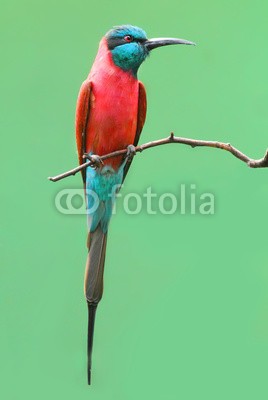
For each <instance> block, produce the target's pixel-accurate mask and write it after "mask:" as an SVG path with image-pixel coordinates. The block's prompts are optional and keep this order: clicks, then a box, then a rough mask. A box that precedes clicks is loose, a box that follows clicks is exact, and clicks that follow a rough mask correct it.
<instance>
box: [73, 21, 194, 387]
mask: <svg viewBox="0 0 268 400" xmlns="http://www.w3.org/2000/svg"><path fill="white" fill-rule="evenodd" d="M177 44H184V45H194V44H195V43H193V42H190V41H188V40H184V39H177V38H154V39H148V38H147V35H146V33H145V31H144V30H143V29H141V28H139V27H137V26H133V25H120V26H116V27H114V28H112V29H111V30H109V31H108V32H107V33H106V34H105V36H104V37H103V38H102V39H101V41H100V44H99V49H98V52H97V55H96V58H95V61H94V63H93V65H92V68H91V70H90V73H89V75H88V77H87V78H86V80H85V81H84V82H83V83H82V86H81V88H80V91H79V94H78V99H77V106H76V118H75V131H76V144H77V151H78V158H79V163H80V164H82V163H83V162H84V157H85V156H87V157H89V158H90V159H91V160H92V162H93V165H92V166H88V167H87V168H86V170H83V171H82V179H83V185H84V191H85V198H86V208H87V224H88V240H87V248H88V255H87V261H86V268H85V279H84V293H85V297H86V302H87V307H88V338H87V357H88V360H87V380H88V384H89V385H90V384H91V366H92V348H93V333H94V323H95V315H96V309H97V306H98V304H99V302H100V300H101V298H102V294H103V272H104V263H105V252H106V244H107V233H108V225H109V221H110V218H111V215H112V209H113V205H114V202H115V198H116V194H117V192H118V190H119V188H120V186H121V185H122V182H123V181H124V179H125V176H126V174H127V172H128V169H129V167H130V164H131V162H132V159H133V155H134V154H135V146H137V144H138V141H139V137H140V134H141V131H142V129H143V125H144V122H145V118H146V109H147V101H146V91H145V87H144V85H143V83H142V82H140V81H139V80H138V77H137V72H138V69H139V67H140V66H141V64H142V63H143V62H144V61H145V60H146V59H147V57H148V56H149V54H150V53H151V51H152V50H154V49H156V48H158V47H162V46H168V45H177ZM120 149H127V153H126V155H125V156H122V155H121V156H117V157H113V158H109V159H106V160H105V161H102V160H101V158H100V157H101V156H102V155H105V154H108V153H111V152H113V151H116V150H120Z"/></svg>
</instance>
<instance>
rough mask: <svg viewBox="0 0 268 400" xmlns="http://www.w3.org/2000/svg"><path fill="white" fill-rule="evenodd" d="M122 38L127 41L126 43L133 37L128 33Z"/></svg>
mask: <svg viewBox="0 0 268 400" xmlns="http://www.w3.org/2000/svg"><path fill="white" fill-rule="evenodd" d="M124 39H125V41H126V42H128V43H129V42H132V41H133V37H132V36H130V35H127V36H125V37H124Z"/></svg>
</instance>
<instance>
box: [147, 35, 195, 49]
mask: <svg viewBox="0 0 268 400" xmlns="http://www.w3.org/2000/svg"><path fill="white" fill-rule="evenodd" d="M171 44H187V45H193V46H195V43H194V42H189V40H185V39H175V38H154V39H149V40H146V42H144V46H145V47H146V49H147V50H148V51H150V50H153V49H156V48H157V47H162V46H169V45H171Z"/></svg>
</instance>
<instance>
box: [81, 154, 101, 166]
mask: <svg viewBox="0 0 268 400" xmlns="http://www.w3.org/2000/svg"><path fill="white" fill-rule="evenodd" d="M85 158H87V159H88V160H89V161H90V162H91V164H90V166H91V167H92V168H100V167H101V166H102V165H103V164H104V163H103V161H102V159H101V157H100V156H98V155H97V154H85Z"/></svg>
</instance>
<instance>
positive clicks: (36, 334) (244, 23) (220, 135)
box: [0, 0, 268, 400]
mask: <svg viewBox="0 0 268 400" xmlns="http://www.w3.org/2000/svg"><path fill="white" fill-rule="evenodd" d="M267 13H268V3H267V2H265V1H263V0H262V1H258V0H255V1H254V2H253V1H245V0H243V1H242V0H240V1H238V0H234V1H232V2H231V1H229V2H227V1H219V0H216V1H212V0H210V1H208V0H204V1H202V2H200V1H197V0H189V1H187V2H178V1H176V0H173V1H168V0H167V1H164V2H156V1H147V2H146V3H145V2H144V1H141V0H136V1H134V2H126V1H122V0H119V1H117V2H111V1H104V0H102V1H98V2H90V1H82V0H76V1H69V0H65V1H63V0H57V1H56V2H55V1H51V0H46V1H18V0H8V1H7V0H2V1H1V12H0V15H1V16H0V19H1V21H0V30H1V32H0V35H1V42H2V44H1V76H0V80H1V117H0V123H1V150H2V155H1V161H2V167H1V172H2V176H3V179H2V182H3V183H2V187H1V189H2V191H1V211H2V214H3V217H2V235H1V236H2V237H1V258H2V260H1V277H0V286H1V288H0V290H1V310H0V326H1V330H0V332H1V333H0V334H1V340H0V346H1V357H0V362H1V370H0V380H1V385H0V394H1V398H3V399H6V400H17V399H18V400H19V399H20V400H21V399H27V400H32V399H36V398H38V399H48V398H49V399H63V398H64V399H66V400H69V399H79V400H84V399H92V400H104V399H105V400H110V399H118V400H134V399H135V400H136V399H141V400H145V399H146V400H147V399H155V400H162V399H163V400H167V399H168V400H171V399H172V400H173V399H183V400H196V399H204V400H215V399H217V400H220V399H224V400H225V399H229V400H237V399H243V400H244V399H258V400H261V399H267V396H268V383H267V369H268V362H267V360H268V269H267V201H268V175H267V173H268V172H267V170H265V169H263V170H251V169H249V168H247V167H246V165H245V164H243V163H241V162H239V161H238V160H237V159H235V158H233V157H232V156H231V155H229V154H227V153H225V152H222V151H219V150H212V149H194V150H193V149H191V148H187V147H183V146H175V145H174V146H166V147H160V148H157V149H153V150H148V151H147V152H145V153H143V154H142V155H138V156H137V157H136V159H135V161H134V162H133V165H132V169H131V171H130V173H129V175H128V179H127V180H126V184H125V187H124V189H123V190H122V195H125V194H127V193H128V192H134V191H136V192H138V193H142V191H143V190H144V189H146V188H147V187H148V186H151V187H152V188H153V190H154V191H155V192H157V193H158V194H161V193H164V192H165V191H168V192H174V193H177V191H178V188H179V185H180V184H181V183H185V184H186V185H190V184H191V183H192V184H196V186H197V193H202V192H206V191H210V192H211V193H213V194H214V195H215V204H216V206H215V215H213V216H202V215H191V214H189V213H187V214H186V215H180V214H179V213H176V214H175V215H161V214H159V213H158V214H157V215H155V216H154V215H147V214H146V212H145V210H143V212H142V213H141V214H139V215H137V216H131V215H127V214H126V213H125V212H124V211H123V209H122V201H119V202H118V212H117V215H116V216H115V217H114V218H113V220H112V222H111V226H110V232H109V242H108V243H109V245H108V251H107V263H106V271H105V293H104V298H103V300H102V302H101V305H100V306H99V310H98V315H97V323H96V330H95V343H94V355H93V357H94V359H93V385H92V386H91V387H88V386H87V383H86V324H87V312H86V304H85V301H84V297H83V275H84V264H85V258H86V247H85V242H86V222H85V216H83V215H80V216H65V215H62V214H60V213H59V212H58V211H57V210H56V209H55V205H54V200H55V196H56V194H57V193H58V191H59V190H61V189H64V188H81V178H80V176H79V175H77V176H75V177H71V178H69V179H68V180H64V181H61V182H59V183H51V182H49V181H47V176H49V175H53V174H56V173H60V172H63V171H65V170H67V169H69V168H71V167H73V166H75V165H77V158H76V150H75V140H74V113H75V105H76V98H77V93H78V90H79V87H80V84H81V82H82V81H83V80H84V79H85V77H86V76H87V73H88V71H89V69H90V66H91V64H92V62H93V60H94V57H95V54H96V51H97V46H98V41H99V39H100V38H101V37H102V35H103V34H104V33H105V32H106V31H107V30H108V29H109V28H111V27H112V26H113V25H118V24H122V23H132V24H135V25H138V26H141V27H142V28H144V29H145V30H146V31H147V33H148V36H149V37H157V36H171V37H172V36H175V37H176V36H177V37H183V38H186V39H189V40H193V41H195V42H197V43H198V46H197V47H195V48H193V47H187V46H184V47H183V46H180V47H173V46H171V47H169V48H164V49H158V50H155V52H153V54H152V55H151V57H150V59H149V60H148V61H146V63H145V64H144V65H143V66H142V68H141V70H140V74H139V78H140V79H141V80H142V81H143V82H144V83H145V85H146V88H147V93H148V115H147V122H146V125H145V127H144V130H143V134H142V138H141V143H144V142H147V141H149V140H153V139H157V138H162V137H165V136H167V135H168V134H169V132H170V131H171V130H173V131H174V132H175V133H176V134H177V135H181V136H187V137H193V138H201V139H208V140H209V139H210V140H222V141H226V142H231V143H232V144H233V145H235V146H237V147H238V148H240V149H241V150H242V151H244V152H245V153H247V154H249V155H250V156H252V157H255V158H259V157H261V156H262V155H263V154H264V151H265V149H266V147H267V132H268V113H267V104H268V78H267V69H268V49H267V36H268V25H267ZM198 196H199V194H198Z"/></svg>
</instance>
